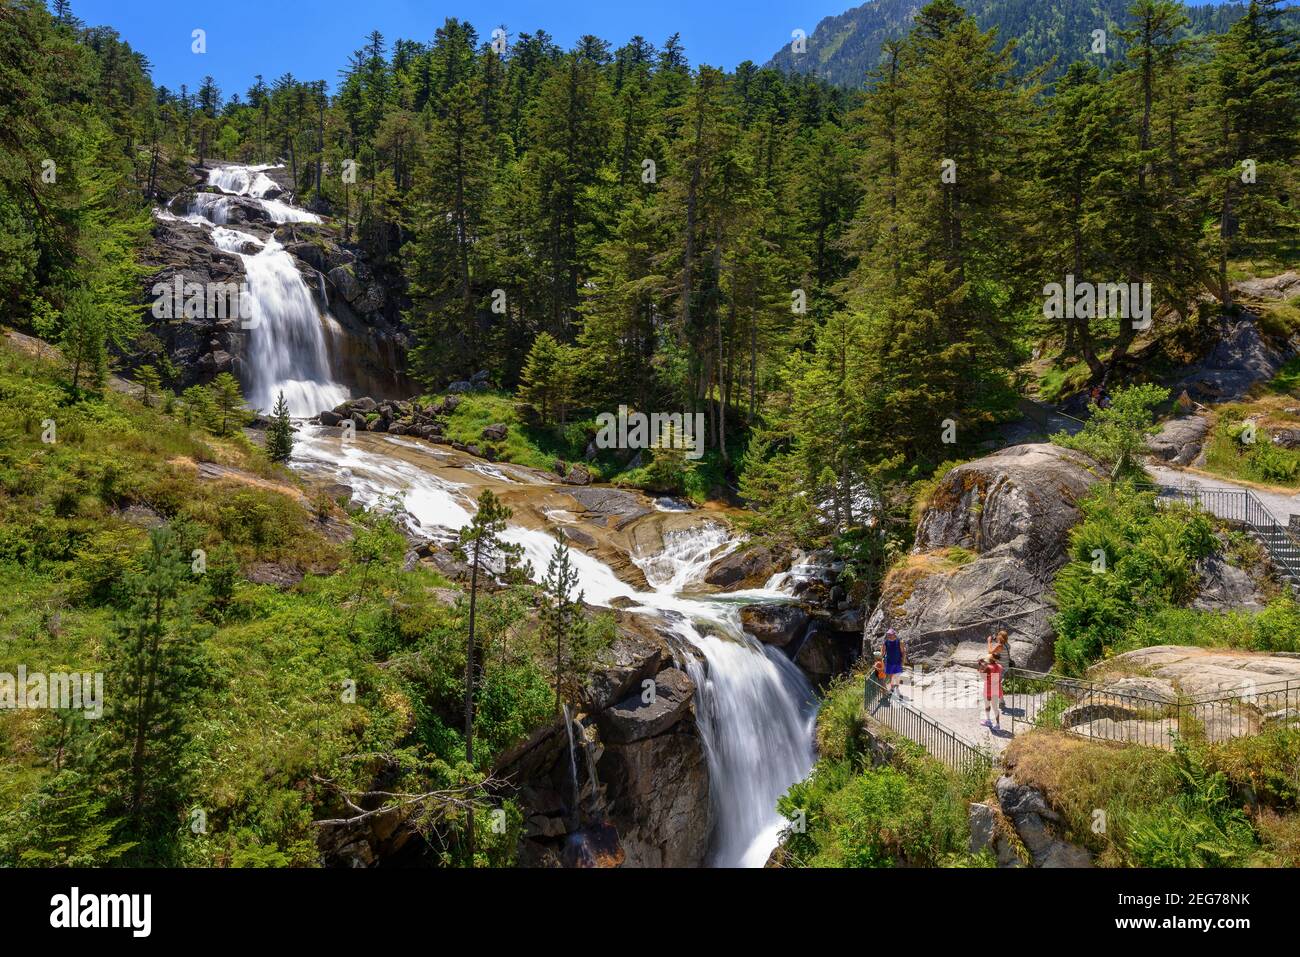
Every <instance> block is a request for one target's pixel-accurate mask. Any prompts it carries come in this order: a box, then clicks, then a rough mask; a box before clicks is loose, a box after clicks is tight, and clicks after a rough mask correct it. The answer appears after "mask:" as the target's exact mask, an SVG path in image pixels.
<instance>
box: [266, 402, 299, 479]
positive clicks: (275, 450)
mask: <svg viewBox="0 0 1300 957" xmlns="http://www.w3.org/2000/svg"><path fill="white" fill-rule="evenodd" d="M266 454H267V455H268V456H270V458H271V461H272V462H287V461H289V456H291V455H292V454H293V420H292V419H290V418H289V403H287V402H285V401H284V393H283V392H281V393H280V394H279V396H278V397H277V398H276V400H275V408H274V409H273V410H272V412H271V424H270V425H268V426H267V428H266Z"/></svg>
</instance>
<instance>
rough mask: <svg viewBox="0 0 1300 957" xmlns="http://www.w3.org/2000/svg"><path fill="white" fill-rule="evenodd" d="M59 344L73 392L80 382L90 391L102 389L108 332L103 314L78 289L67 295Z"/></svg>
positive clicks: (89, 295) (87, 290)
mask: <svg viewBox="0 0 1300 957" xmlns="http://www.w3.org/2000/svg"><path fill="white" fill-rule="evenodd" d="M59 344H60V346H61V347H62V349H63V358H64V360H65V361H66V362H67V363H68V368H69V371H70V372H71V374H72V390H73V391H74V392H77V391H78V390H80V388H81V385H82V383H83V382H86V383H89V384H90V385H91V387H92V388H99V387H100V386H101V385H103V382H104V377H105V376H106V375H107V373H108V329H107V326H106V324H105V321H104V312H103V310H102V309H100V308H99V307H98V305H97V304H96V302H95V300H94V297H93V296H92V294H91V292H90V290H89V289H85V288H79V289H75V290H73V291H72V293H70V294H69V296H68V301H67V304H66V305H65V306H64V308H63V332H62V335H61V336H60V341H59Z"/></svg>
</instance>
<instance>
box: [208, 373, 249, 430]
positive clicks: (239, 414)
mask: <svg viewBox="0 0 1300 957" xmlns="http://www.w3.org/2000/svg"><path fill="white" fill-rule="evenodd" d="M211 392H212V405H213V409H214V415H215V419H216V426H217V434H218V435H225V434H227V432H228V431H229V429H230V426H231V425H235V426H236V427H238V426H239V425H241V424H242V419H243V406H244V396H243V393H241V392H240V391H239V380H238V379H236V378H235V377H234V376H233V375H231V374H230V373H229V372H222V373H220V374H218V376H217V377H216V378H215V379H213V380H212V385H211Z"/></svg>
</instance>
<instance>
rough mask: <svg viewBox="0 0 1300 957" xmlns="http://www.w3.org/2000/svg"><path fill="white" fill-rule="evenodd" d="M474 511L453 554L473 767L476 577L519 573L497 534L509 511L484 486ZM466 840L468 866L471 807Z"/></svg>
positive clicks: (478, 676)
mask: <svg viewBox="0 0 1300 957" xmlns="http://www.w3.org/2000/svg"><path fill="white" fill-rule="evenodd" d="M476 505H477V511H476V512H475V513H474V518H473V519H472V520H471V521H470V523H469V524H468V525H466V526H465V527H464V528H462V529H461V530H460V535H459V537H458V540H457V548H456V551H457V555H458V556H459V557H460V558H461V559H462V560H464V561H466V562H468V563H469V566H470V580H469V631H468V634H467V635H466V640H465V708H464V712H465V763H466V764H467V765H469V767H470V768H471V769H473V768H474V766H475V763H474V696H475V692H476V690H477V688H478V686H479V684H480V682H481V680H482V666H481V664H480V663H479V662H478V661H477V659H476V657H475V656H476V647H475V625H476V623H477V621H476V618H477V612H478V592H479V579H480V578H482V577H483V576H485V575H492V574H497V573H499V574H500V575H501V577H503V578H505V579H507V580H509V579H517V578H518V577H519V575H520V574H521V567H520V565H519V559H520V556H521V554H522V549H521V548H520V547H519V546H518V545H514V544H511V543H509V542H507V541H505V540H504V539H503V538H502V537H501V533H502V532H504V531H505V530H506V523H507V522H508V521H509V520H510V517H511V515H512V514H513V513H512V512H511V510H510V509H509V508H507V507H506V506H505V505H502V504H501V502H500V501H499V500H498V499H497V497H496V496H495V495H493V494H492V492H491V491H489V490H487V489H485V490H484V491H483V492H482V494H480V495H479V497H478V501H477V503H476ZM465 833H466V843H467V857H468V860H469V866H470V867H473V866H474V807H473V805H472V804H471V805H470V806H469V809H468V812H467V821H466V832H465Z"/></svg>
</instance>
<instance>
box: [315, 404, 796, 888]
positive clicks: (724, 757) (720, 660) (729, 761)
mask: <svg viewBox="0 0 1300 957" xmlns="http://www.w3.org/2000/svg"><path fill="white" fill-rule="evenodd" d="M338 436H339V433H338V432H337V431H335V430H332V429H325V428H321V427H316V426H307V427H304V429H303V430H302V432H301V433H300V434H299V437H298V444H297V447H296V449H295V455H294V464H295V465H296V466H297V467H299V468H303V469H306V470H312V471H321V470H330V469H332V470H334V471H335V472H338V471H339V470H343V471H344V472H345V476H344V477H343V478H342V479H341V480H342V481H346V482H347V483H348V484H349V485H351V486H352V488H353V500H354V501H357V502H359V503H361V504H364V505H374V504H378V503H379V502H380V501H381V500H382V499H384V498H387V497H391V496H398V497H400V498H401V500H402V507H403V508H404V510H405V511H406V512H407V513H409V514H410V515H411V516H413V517H414V519H415V520H417V521H418V522H419V527H420V529H421V531H423V533H424V534H431V533H432V532H433V530H435V529H444V530H450V529H455V528H459V527H460V526H462V525H464V524H465V523H466V522H468V521H469V517H470V513H471V511H472V509H473V504H472V503H471V502H470V501H469V500H468V499H467V497H466V496H465V494H464V491H463V489H462V488H461V487H459V486H456V485H454V484H452V483H449V482H446V481H444V480H442V479H440V478H438V477H436V476H434V475H432V474H430V473H428V472H426V471H424V470H422V469H420V468H419V467H418V466H416V465H413V464H411V463H409V462H406V461H404V460H400V459H390V458H388V457H386V456H381V455H379V454H376V453H374V452H371V451H367V450H364V449H361V448H359V447H358V446H357V445H356V444H355V443H343V442H340V441H339V438H338ZM388 440H389V441H392V442H395V443H398V444H404V445H405V444H410V443H408V442H407V441H405V440H401V439H395V438H393V437H388ZM503 537H504V538H506V539H507V540H509V541H511V542H513V543H515V544H518V545H519V546H521V548H522V549H523V552H524V555H525V557H526V558H527V559H528V560H529V561H530V562H531V563H532V566H533V571H534V574H535V575H537V576H538V577H539V578H540V577H541V576H542V575H543V574H544V573H545V570H546V565H547V563H548V561H549V560H550V555H551V551H552V549H553V548H554V547H555V539H554V537H552V536H551V535H550V534H549V533H547V532H544V531H541V530H538V529H530V528H522V527H519V526H511V527H510V528H508V529H507V530H506V532H505V533H504V535H503ZM735 545H736V543H735V541H734V540H733V539H732V538H731V537H730V535H729V533H728V532H727V530H726V528H725V527H723V526H722V525H720V524H717V523H704V524H701V525H699V526H696V527H695V528H692V529H689V530H684V531H680V532H669V533H668V534H667V535H666V536H665V547H664V549H663V551H661V552H659V553H657V554H654V555H647V556H637V557H634V560H635V561H636V562H637V564H638V565H639V567H640V568H641V569H642V571H643V572H644V573H645V576H646V581H647V582H649V583H650V586H651V589H652V590H651V591H648V592H646V591H637V590H636V589H635V588H633V587H632V586H631V585H629V584H628V583H627V582H625V581H623V580H622V579H620V578H619V577H618V576H617V575H616V574H615V573H614V571H613V569H611V568H610V567H609V566H608V565H606V564H605V563H603V562H601V561H600V560H599V559H597V558H594V557H592V556H591V555H588V554H587V553H585V552H582V551H579V550H577V549H574V550H573V551H572V553H571V561H572V563H573V566H574V568H575V569H576V570H577V573H578V578H579V583H580V585H579V587H580V588H581V589H582V591H583V593H584V597H585V598H586V600H587V601H588V602H591V603H592V604H596V605H609V604H610V603H611V602H612V600H613V599H615V598H618V597H624V598H629V599H632V600H633V601H634V602H635V603H636V606H637V607H638V608H640V609H644V610H645V611H647V612H656V611H657V612H663V613H664V614H665V617H666V618H667V619H668V621H669V622H670V624H671V627H672V628H673V629H674V630H675V631H676V632H677V634H678V635H680V636H681V638H682V639H683V640H684V641H685V642H687V643H688V644H689V645H690V646H691V647H693V648H695V649H696V650H697V651H698V652H699V654H700V656H701V658H702V659H703V661H699V660H696V659H693V658H692V659H690V660H688V661H687V662H686V665H685V666H686V668H687V671H688V673H689V674H690V675H691V677H692V679H693V680H694V681H695V684H696V687H697V699H696V713H697V715H698V718H699V725H700V730H701V733H702V735H703V738H704V743H705V749H706V754H707V758H708V764H709V781H710V787H711V789H712V796H713V803H714V811H715V820H716V827H715V834H714V839H713V849H712V855H711V858H710V860H711V863H713V864H715V865H717V866H723V867H761V866H762V865H763V863H764V862H765V861H766V860H767V857H768V855H769V854H770V853H771V851H772V848H774V847H775V846H776V843H777V838H778V834H779V832H780V830H781V828H782V826H783V825H784V823H785V822H784V820H783V819H782V818H781V816H780V815H779V814H778V813H777V811H776V802H777V799H778V798H779V797H780V796H781V795H782V794H784V793H785V791H786V790H787V789H788V788H789V787H790V785H791V784H793V783H794V782H796V781H798V780H801V779H802V778H803V777H805V776H806V775H807V774H808V772H809V770H810V769H811V768H812V765H813V761H814V754H813V748H812V724H813V721H814V720H815V717H816V707H817V702H816V696H815V694H814V693H813V690H812V688H811V687H810V686H809V684H808V681H807V679H806V678H805V677H804V676H803V673H802V672H800V671H799V669H798V668H796V667H795V666H794V664H793V663H792V662H791V661H790V660H789V659H788V658H786V657H785V656H784V655H783V654H781V653H780V652H779V651H776V650H774V649H771V648H768V647H767V646H765V645H762V644H761V643H759V642H758V641H756V640H755V639H753V638H752V637H750V636H749V635H747V634H746V633H745V631H744V629H743V628H742V627H741V624H740V605H739V603H738V602H739V601H740V600H742V599H741V596H740V594H737V595H732V596H722V597H718V598H708V597H688V596H684V595H682V594H681V591H682V589H683V588H685V587H686V586H687V585H689V584H691V583H693V582H697V581H698V580H699V579H700V577H701V576H702V575H703V573H704V570H705V569H706V568H707V567H708V565H709V563H710V562H711V561H713V560H714V559H716V558H717V557H719V556H720V555H722V554H725V552H726V551H728V550H730V549H732V548H734V547H735ZM782 597H784V596H782V595H780V594H779V593H776V592H767V591H764V590H761V589H759V590H755V591H749V592H744V593H743V600H745V601H750V600H754V599H768V600H779V599H780V598H782ZM634 610H635V609H634Z"/></svg>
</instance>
